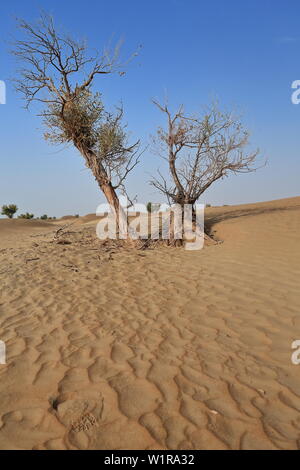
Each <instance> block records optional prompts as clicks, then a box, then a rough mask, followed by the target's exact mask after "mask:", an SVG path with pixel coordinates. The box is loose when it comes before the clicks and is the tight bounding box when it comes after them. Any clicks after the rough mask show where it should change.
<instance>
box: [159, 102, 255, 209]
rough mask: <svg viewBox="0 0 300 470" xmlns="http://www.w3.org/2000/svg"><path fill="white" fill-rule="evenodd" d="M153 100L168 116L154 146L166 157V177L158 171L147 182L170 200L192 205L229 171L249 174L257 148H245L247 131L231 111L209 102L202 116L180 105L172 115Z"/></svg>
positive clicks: (167, 108)
mask: <svg viewBox="0 0 300 470" xmlns="http://www.w3.org/2000/svg"><path fill="white" fill-rule="evenodd" d="M153 103H154V104H155V105H156V106H157V107H158V108H159V109H160V111H162V112H163V113H164V114H165V116H166V118H167V127H166V129H163V128H161V127H160V128H158V131H157V136H156V137H154V143H155V144H156V148H157V146H158V148H159V153H160V155H161V156H162V157H163V158H164V159H165V160H167V162H168V168H169V176H170V177H171V183H169V182H168V181H169V178H165V177H164V176H163V175H162V173H161V172H159V171H158V175H159V176H158V177H157V178H153V179H152V180H151V181H150V183H151V184H152V185H153V186H154V187H155V188H156V189H158V190H159V191H160V192H162V193H163V194H164V195H165V196H166V197H167V199H168V202H169V203H175V204H179V205H181V206H183V205H184V204H191V205H192V206H193V207H194V204H195V203H196V201H197V200H198V199H199V197H200V196H201V195H202V194H203V193H204V192H205V191H206V190H207V189H208V188H209V187H210V186H211V185H212V184H213V183H214V182H215V181H217V180H219V179H220V178H224V177H225V176H228V175H229V174H230V173H235V174H237V173H249V172H252V171H255V170H256V169H257V168H256V167H255V166H254V164H255V161H256V158H257V156H258V150H256V151H254V152H251V151H247V146H248V140H249V133H248V132H247V131H246V130H245V129H244V128H243V125H242V123H241V122H240V120H239V119H238V118H236V117H235V116H234V115H233V114H231V113H228V112H221V111H220V110H219V109H218V107H217V105H216V104H213V105H211V106H210V107H209V108H208V109H207V110H206V112H205V113H204V115H203V116H200V117H198V116H188V115H186V114H185V112H184V109H183V106H180V107H179V109H178V111H177V112H176V113H175V114H172V113H171V111H170V110H169V107H168V105H167V104H164V105H162V104H160V103H159V102H157V101H153Z"/></svg>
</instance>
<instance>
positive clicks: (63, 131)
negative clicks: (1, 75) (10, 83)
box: [12, 15, 140, 231]
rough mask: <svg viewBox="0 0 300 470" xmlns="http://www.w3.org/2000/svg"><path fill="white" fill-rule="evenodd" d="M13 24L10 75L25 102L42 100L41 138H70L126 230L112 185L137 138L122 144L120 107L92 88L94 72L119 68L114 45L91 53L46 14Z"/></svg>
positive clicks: (127, 165)
mask: <svg viewBox="0 0 300 470" xmlns="http://www.w3.org/2000/svg"><path fill="white" fill-rule="evenodd" d="M19 27H20V29H21V31H22V32H23V38H22V39H21V40H17V41H16V42H15V43H14V48H13V51H12V53H13V54H14V55H15V56H16V57H17V59H18V60H19V62H20V63H21V66H22V68H21V69H20V70H19V73H18V78H17V79H16V80H15V86H16V89H17V91H18V92H20V93H21V94H22V95H23V98H24V99H25V103H26V108H28V107H29V106H30V105H31V103H33V102H36V103H40V104H41V105H42V106H41V108H42V109H41V112H40V113H39V115H40V116H41V117H42V119H43V122H44V124H45V126H46V128H47V131H46V132H45V134H44V136H45V138H46V139H48V140H49V141H50V142H51V143H54V144H63V143H70V144H73V145H74V146H75V148H76V149H77V150H78V151H79V152H80V154H81V155H82V156H83V157H84V159H85V164H86V166H87V167H88V168H89V169H90V170H91V171H92V173H93V175H94V177H95V179H96V181H97V183H98V185H99V187H100V189H101V190H102V192H103V193H104V195H105V197H106V199H107V201H108V203H109V204H110V205H111V207H112V209H113V211H114V213H115V214H116V215H117V214H120V215H121V217H120V219H118V217H117V218H116V219H117V228H118V229H119V231H120V230H122V231H123V230H126V227H127V221H126V217H125V214H124V211H123V210H122V208H121V206H120V204H119V200H118V197H117V193H116V191H117V190H118V189H119V190H120V189H121V190H122V191H123V192H124V191H125V186H124V182H125V179H126V176H127V175H128V173H129V172H130V171H131V170H132V169H133V168H134V167H135V166H136V165H137V163H138V161H139V156H140V153H139V141H137V142H134V143H133V144H131V145H130V144H128V142H127V133H126V126H124V125H123V124H122V117H123V109H122V108H119V109H117V111H116V113H115V114H111V113H108V112H107V111H106V110H105V108H104V105H103V103H102V99H101V95H100V93H96V92H94V91H93V90H92V86H93V84H94V81H95V79H96V77H98V76H99V75H107V74H112V73H119V74H120V75H122V74H123V73H124V72H123V71H122V70H123V66H124V65H125V64H123V65H122V64H121V63H120V61H119V45H118V46H116V47H115V49H114V50H113V52H110V51H104V52H103V54H101V55H97V56H96V57H93V56H91V55H89V53H88V50H87V45H86V44H85V42H78V41H75V40H74V39H72V38H70V37H69V36H67V35H63V34H60V33H59V32H58V31H57V29H56V28H55V25H54V22H53V19H52V18H51V17H49V16H47V15H42V16H41V18H40V20H39V22H38V23H37V24H34V25H32V24H29V23H27V22H26V21H24V20H20V21H19ZM119 221H120V224H119ZM120 225H122V227H121V226H120Z"/></svg>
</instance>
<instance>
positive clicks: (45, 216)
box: [40, 214, 48, 220]
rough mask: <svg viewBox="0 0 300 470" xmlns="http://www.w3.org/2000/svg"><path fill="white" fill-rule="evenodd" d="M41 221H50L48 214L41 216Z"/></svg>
mask: <svg viewBox="0 0 300 470" xmlns="http://www.w3.org/2000/svg"><path fill="white" fill-rule="evenodd" d="M40 219H41V220H47V219H48V216H47V214H44V215H41V217H40Z"/></svg>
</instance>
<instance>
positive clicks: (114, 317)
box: [0, 198, 300, 449]
mask: <svg viewBox="0 0 300 470" xmlns="http://www.w3.org/2000/svg"><path fill="white" fill-rule="evenodd" d="M299 216H300V198H291V199H285V200H280V201H273V202H267V203H261V204H252V205H251V204H249V205H243V206H235V207H233V206H230V207H222V208H210V209H208V210H207V213H206V219H207V222H208V224H209V225H210V227H211V230H212V231H214V235H215V237H216V238H218V239H220V240H224V242H223V243H222V244H217V245H212V246H207V247H205V248H204V249H203V250H201V251H193V252H187V251H185V250H183V249H180V248H173V249H171V248H167V247H159V248H156V249H153V250H145V251H138V250H128V249H121V250H119V249H114V248H113V247H109V246H108V247H105V246H102V247H101V248H100V247H99V243H100V242H99V241H96V240H95V235H94V233H95V228H94V223H93V218H91V217H87V218H86V219H78V220H77V221H76V224H74V226H72V227H71V228H70V229H69V230H70V231H74V232H75V233H71V234H69V235H68V236H67V237H66V239H67V240H68V241H69V242H71V243H70V244H56V243H53V231H54V230H55V229H56V228H58V225H59V224H61V222H59V221H57V222H42V221H22V220H15V221H14V220H13V221H9V220H0V260H1V265H0V282H1V299H0V339H1V340H3V341H5V342H6V346H7V364H6V365H0V448H1V449H297V448H300V365H299V366H297V365H293V364H292V362H291V354H292V349H291V343H292V341H294V340H296V339H300V294H299V274H300V272H299V271H300V247H299V233H300V217H299ZM63 222H65V220H64V221H63Z"/></svg>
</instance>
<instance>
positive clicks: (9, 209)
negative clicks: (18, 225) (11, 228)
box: [1, 204, 18, 219]
mask: <svg viewBox="0 0 300 470" xmlns="http://www.w3.org/2000/svg"><path fill="white" fill-rule="evenodd" d="M17 210H18V207H17V206H16V204H9V205H4V206H2V211H1V214H2V215H6V217H8V218H9V219H12V218H13V216H14V214H15V213H16V212H17Z"/></svg>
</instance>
